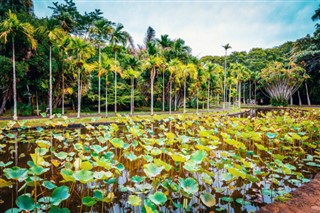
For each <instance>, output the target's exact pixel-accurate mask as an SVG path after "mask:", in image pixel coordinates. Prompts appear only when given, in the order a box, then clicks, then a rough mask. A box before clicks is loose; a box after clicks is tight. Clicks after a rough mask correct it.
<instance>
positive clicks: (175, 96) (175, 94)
mask: <svg viewBox="0 0 320 213" xmlns="http://www.w3.org/2000/svg"><path fill="white" fill-rule="evenodd" d="M177 101H178V99H177V91H175V92H174V111H175V112H176V111H177Z"/></svg>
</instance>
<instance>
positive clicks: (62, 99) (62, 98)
mask: <svg viewBox="0 0 320 213" xmlns="http://www.w3.org/2000/svg"><path fill="white" fill-rule="evenodd" d="M63 65H64V62H63V59H62V74H61V75H62V97H61V101H62V103H61V105H62V115H64V69H63Z"/></svg>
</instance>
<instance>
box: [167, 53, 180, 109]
mask: <svg viewBox="0 0 320 213" xmlns="http://www.w3.org/2000/svg"><path fill="white" fill-rule="evenodd" d="M181 67H182V63H181V62H180V61H179V59H177V58H175V59H172V60H171V61H170V62H169V64H168V70H169V73H170V76H169V114H171V108H172V82H173V80H174V78H175V76H176V75H177V74H178V73H179V72H180V70H181Z"/></svg>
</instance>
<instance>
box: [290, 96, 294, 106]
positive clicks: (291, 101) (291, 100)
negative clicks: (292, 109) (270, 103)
mask: <svg viewBox="0 0 320 213" xmlns="http://www.w3.org/2000/svg"><path fill="white" fill-rule="evenodd" d="M292 96H293V94H292V95H291V96H290V105H291V106H292V105H293V98H292Z"/></svg>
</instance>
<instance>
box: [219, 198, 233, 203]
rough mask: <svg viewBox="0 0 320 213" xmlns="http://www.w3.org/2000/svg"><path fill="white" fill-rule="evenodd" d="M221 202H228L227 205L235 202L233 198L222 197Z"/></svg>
mask: <svg viewBox="0 0 320 213" xmlns="http://www.w3.org/2000/svg"><path fill="white" fill-rule="evenodd" d="M221 200H223V201H225V202H227V203H231V202H233V199H232V198H231V197H222V198H221Z"/></svg>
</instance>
